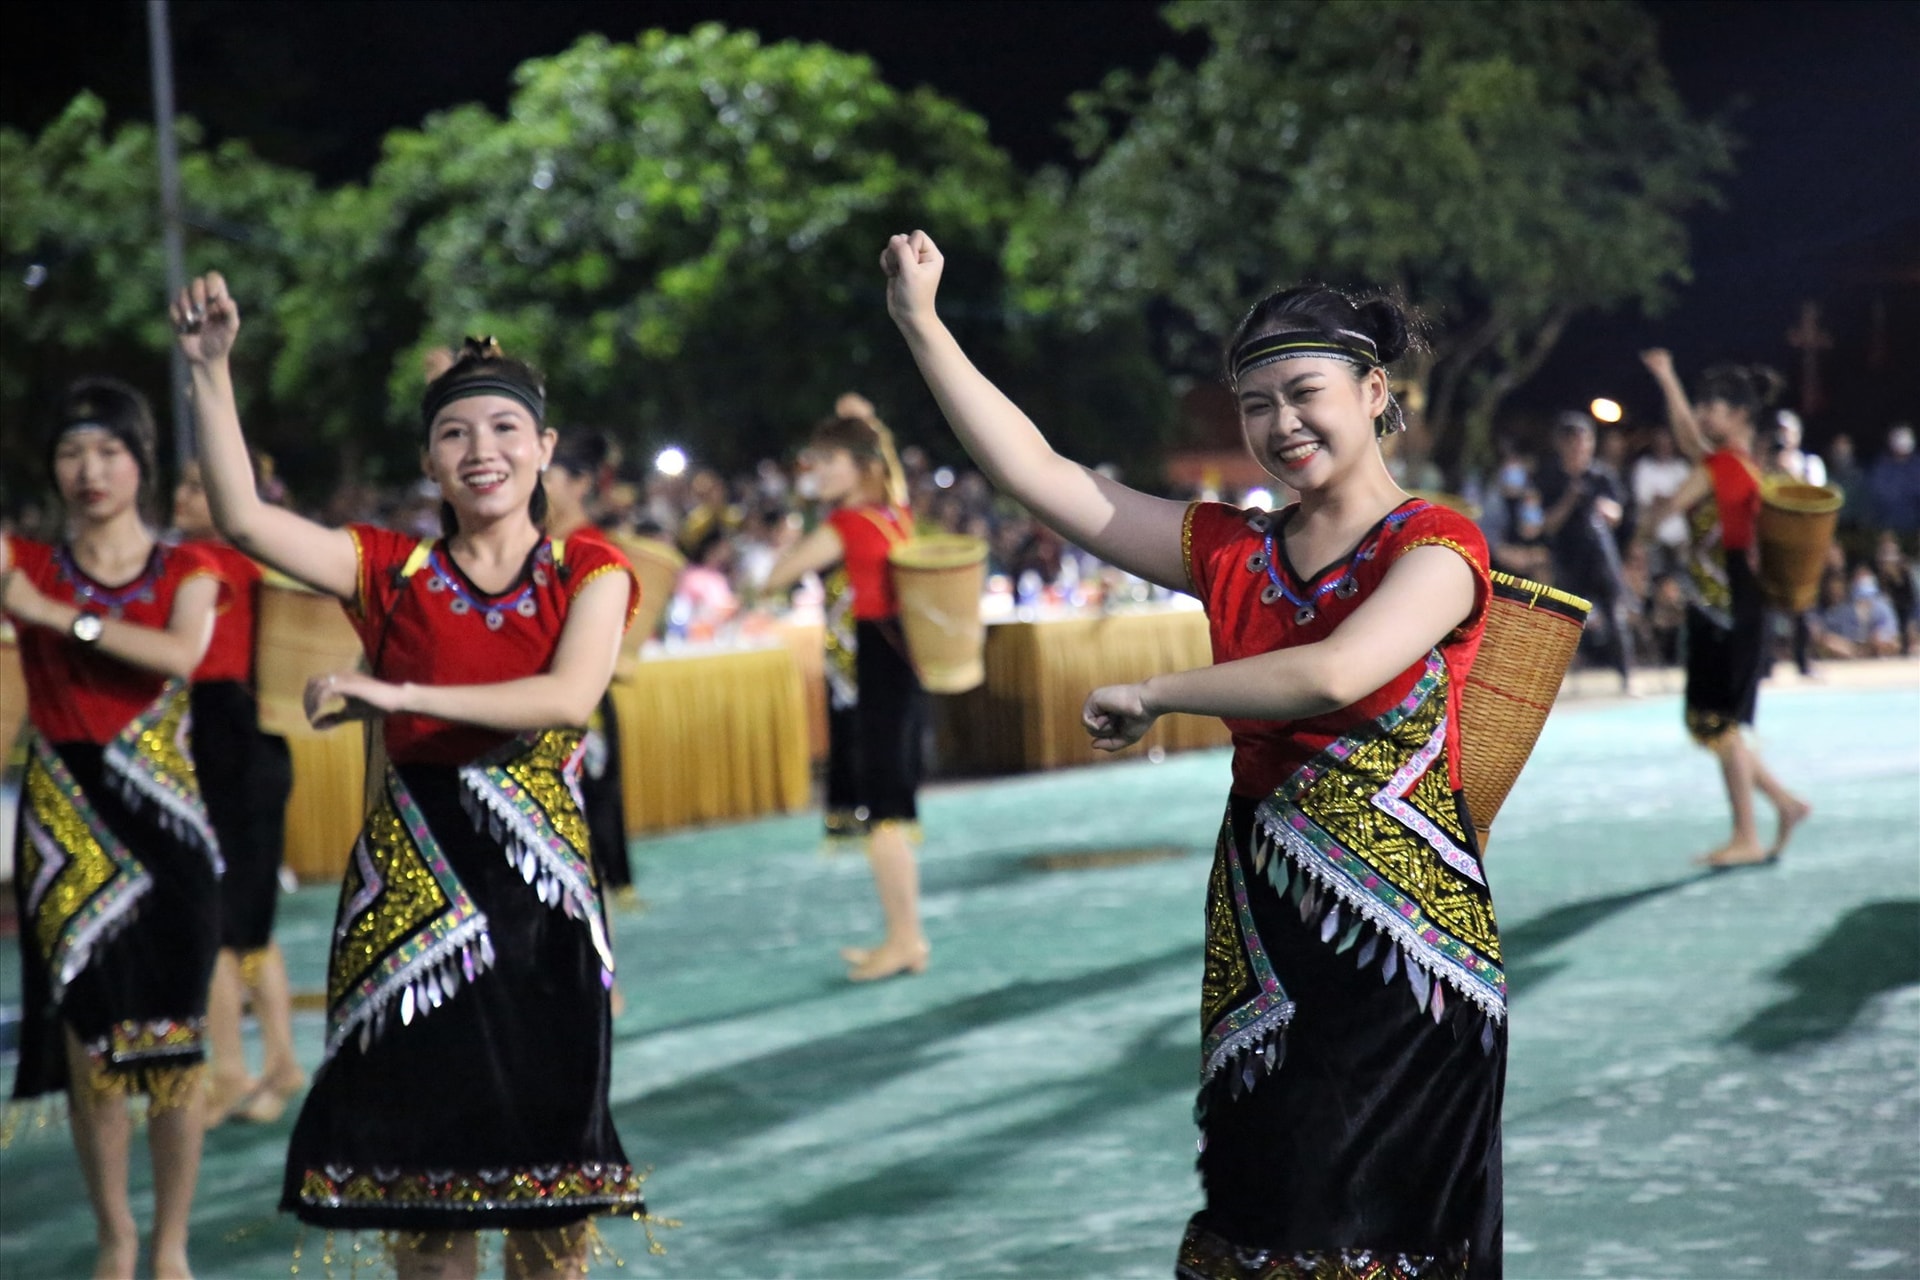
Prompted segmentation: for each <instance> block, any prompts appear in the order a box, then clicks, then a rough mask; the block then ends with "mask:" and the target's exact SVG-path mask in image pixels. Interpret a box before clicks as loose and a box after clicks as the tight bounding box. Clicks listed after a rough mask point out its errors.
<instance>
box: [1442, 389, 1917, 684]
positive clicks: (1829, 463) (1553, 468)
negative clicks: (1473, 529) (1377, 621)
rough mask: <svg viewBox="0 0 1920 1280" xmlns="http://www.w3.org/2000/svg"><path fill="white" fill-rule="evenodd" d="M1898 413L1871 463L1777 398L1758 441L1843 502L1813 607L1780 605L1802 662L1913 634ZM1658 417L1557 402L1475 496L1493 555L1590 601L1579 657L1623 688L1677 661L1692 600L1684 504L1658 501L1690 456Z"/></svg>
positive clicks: (1913, 467)
mask: <svg viewBox="0 0 1920 1280" xmlns="http://www.w3.org/2000/svg"><path fill="white" fill-rule="evenodd" d="M1914 443H1915V442H1914V430H1913V428H1912V427H1911V426H1910V425H1907V424H1905V423H1901V424H1898V425H1896V426H1895V427H1894V428H1893V429H1892V430H1891V431H1889V432H1888V436H1887V443H1886V448H1885V449H1884V451H1882V452H1881V454H1880V455H1879V456H1878V457H1877V458H1875V459H1874V460H1873V462H1872V463H1871V464H1870V465H1863V464H1862V463H1861V462H1860V460H1859V458H1858V457H1857V456H1856V454H1855V451H1854V446H1853V441H1852V439H1851V438H1850V437H1849V436H1846V435H1837V436H1835V437H1834V438H1833V439H1832V441H1831V442H1830V443H1829V444H1828V447H1827V454H1826V457H1825V458H1822V457H1821V456H1819V455H1818V454H1816V453H1813V452H1811V451H1809V450H1808V449H1807V448H1806V445H1805V442H1804V440H1803V432H1802V427H1801V423H1800V420H1799V418H1798V417H1797V416H1796V415H1794V414H1793V413H1792V412H1790V411H1785V410H1783V411H1781V412H1780V413H1779V414H1778V415H1777V418H1776V422H1775V425H1774V429H1773V430H1772V431H1771V432H1770V433H1768V435H1767V437H1766V438H1765V439H1764V440H1763V441H1762V442H1761V444H1762V446H1763V448H1764V452H1765V456H1763V457H1761V458H1758V459H1756V461H1757V462H1759V464H1760V466H1761V469H1762V470H1763V472H1767V473H1772V474H1784V475H1789V476H1792V477H1793V478H1795V479H1797V480H1800V481H1803V482H1805V483H1808V484H1829V485H1833V486H1836V487H1838V488H1839V489H1840V490H1841V492H1842V493H1843V495H1844V498H1845V504H1844V506H1843V507H1842V508H1841V511H1840V516H1839V531H1838V536H1837V538H1836V540H1835V542H1834V544H1833V546H1832V548H1831V549H1830V552H1829V556H1828V561H1827V564H1826V567H1825V570H1824V573H1823V575H1822V578H1821V583H1820V591H1819V599H1818V602H1817V604H1816V605H1815V607H1814V608H1813V609H1811V610H1809V611H1808V612H1807V613H1805V614H1803V615H1801V616H1799V617H1798V618H1792V617H1785V616H1776V618H1775V626H1776V629H1777V637H1776V638H1777V641H1778V652H1779V654H1780V655H1781V656H1783V657H1784V656H1788V655H1790V656H1791V657H1792V658H1793V660H1795V661H1796V662H1797V663H1798V664H1799V666H1800V667H1801V669H1802V670H1803V671H1806V670H1809V669H1810V664H1811V662H1812V660H1813V659H1814V658H1816V657H1818V658H1856V657H1880V656H1887V655H1892V654H1901V655H1905V654H1909V653H1912V652H1913V651H1914V647H1915V645H1916V644H1920V615H1916V612H1915V598H1916V567H1915V560H1914V558H1913V555H1912V552H1913V550H1914V544H1915V537H1916V534H1920V456H1916V454H1915V450H1914ZM1692 465H1693V464H1692V463H1690V462H1689V461H1688V460H1687V459H1686V458H1685V457H1683V456H1681V454H1680V452H1679V450H1678V449H1677V448H1676V447H1675V445H1674V441H1673V436H1672V434H1671V432H1669V431H1668V430H1667V429H1666V428H1665V427H1664V426H1660V427H1649V428H1644V429H1638V430H1633V429H1622V428H1617V427H1605V426H1600V425H1599V424H1597V423H1595V421H1594V420H1593V419H1592V418H1591V417H1590V416H1589V415H1587V414H1585V413H1569V414H1564V415H1562V416H1561V418H1560V419H1558V420H1557V421H1556V423H1555V425H1554V431H1553V436H1552V444H1551V447H1550V448H1549V449H1546V450H1542V451H1540V452H1539V453H1538V454H1535V453H1532V452H1529V451H1527V450H1525V449H1521V448H1518V447H1508V448H1505V449H1503V451H1502V456H1501V459H1500V463H1499V465H1498V467H1497V468H1496V469H1495V471H1494V473H1493V475H1492V476H1491V478H1490V479H1489V481H1488V482H1487V483H1486V484H1485V486H1484V488H1483V489H1482V491H1481V492H1479V493H1478V494H1477V495H1472V496H1474V497H1475V498H1476V499H1477V503H1478V506H1479V507H1480V510H1481V527H1482V529H1483V530H1484V532H1485V533H1486V535H1487V543H1488V545H1489V547H1490V548H1491V550H1492V556H1493V561H1494V566H1495V567H1496V568H1499V569H1504V570H1506V571H1507V572H1510V573H1515V574H1519V575H1521V576H1523V577H1528V578H1532V579H1535V580H1536V581H1541V582H1547V583H1549V584H1552V585H1555V586H1559V587H1563V588H1564V589H1566V590H1568V591H1571V592H1573V593H1574V594H1576V595H1580V596H1583V597H1585V598H1586V599H1588V600H1591V601H1592V602H1593V604H1594V610H1593V614H1592V616H1591V620H1590V621H1589V623H1588V626H1587V633H1586V635H1585V637H1584V638H1583V640H1582V644H1581V653H1582V659H1581V660H1582V661H1584V662H1587V663H1591V664H1605V665H1607V666H1611V667H1613V668H1614V669H1615V670H1617V671H1619V672H1620V673H1621V677H1622V680H1623V683H1625V684H1626V686H1627V687H1628V688H1631V687H1632V685H1631V680H1632V676H1631V673H1632V671H1633V670H1634V669H1635V668H1638V667H1643V666H1655V665H1672V664H1675V663H1677V662H1679V660H1680V657H1681V655H1680V633H1681V624H1682V621H1683V619H1684V616H1685V612H1686V604H1687V593H1686V585H1685V560H1686V554H1687V549H1688V546H1689V543H1690V540H1691V536H1692V535H1691V532H1690V530H1689V528H1688V524H1687V520H1686V518H1685V516H1684V515H1682V514H1679V513H1672V512H1667V513H1663V512H1662V511H1661V509H1660V508H1661V503H1662V500H1663V499H1666V498H1668V497H1670V496H1671V495H1672V494H1674V493H1675V492H1676V491H1677V490H1678V489H1679V488H1680V486H1681V484H1682V482H1684V481H1685V480H1686V478H1687V475H1688V473H1689V472H1690V471H1691V469H1692Z"/></svg>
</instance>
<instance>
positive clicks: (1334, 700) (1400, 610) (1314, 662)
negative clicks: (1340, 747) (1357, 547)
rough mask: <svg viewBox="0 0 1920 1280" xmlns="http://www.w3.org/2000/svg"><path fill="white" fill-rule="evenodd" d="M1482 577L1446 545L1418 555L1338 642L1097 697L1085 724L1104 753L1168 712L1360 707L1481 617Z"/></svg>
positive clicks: (1290, 716) (1266, 714)
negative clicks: (1477, 589) (1477, 583)
mask: <svg viewBox="0 0 1920 1280" xmlns="http://www.w3.org/2000/svg"><path fill="white" fill-rule="evenodd" d="M1473 596H1474V573H1473V570H1472V568H1471V567H1470V566H1469V565H1468V564H1467V562H1466V561H1465V560H1463V559H1461V557H1460V555H1459V554H1458V553H1457V552H1455V551H1452V550H1449V549H1448V548H1446V547H1439V546H1431V547H1415V548H1414V549H1413V550H1411V551H1409V552H1407V553H1406V554H1405V555H1403V556H1401V557H1400V559H1399V560H1398V561H1396V562H1395V563H1394V566H1393V567H1392V568H1391V569H1389V570H1388V571H1387V576H1386V577H1385V578H1384V579H1382V580H1381V583H1380V586H1379V588H1378V589H1377V590H1376V591H1375V592H1374V593H1373V594H1372V595H1371V596H1369V597H1368V598H1367V600H1366V602H1365V603H1363V604H1362V605H1361V606H1360V607H1359V608H1357V609H1355V610H1354V611H1353V613H1352V615H1351V616H1350V617H1348V618H1347V619H1346V621H1344V622H1342V623H1341V624H1340V625H1339V626H1338V627H1336V628H1334V631H1333V634H1332V635H1329V636H1328V637H1327V638H1326V639H1324V640H1319V641H1316V642H1314V643H1313V644H1304V645H1298V646H1295V647H1293V648H1289V649H1276V650H1275V651H1274V652H1272V653H1263V654H1260V655H1258V656H1257V657H1252V658H1241V659H1239V660H1238V661H1235V662H1222V663H1219V664H1217V665H1215V666H1211V667H1199V668H1196V669H1194V670H1192V671H1178V672H1173V673H1171V674H1169V675H1159V676H1153V677H1150V678H1149V679H1147V680H1144V681H1142V682H1141V683H1139V684H1128V685H1112V686H1109V687H1107V688H1104V689H1095V690H1094V691H1093V693H1092V694H1090V695H1089V696H1088V697H1087V702H1086V707H1085V709H1084V710H1083V711H1082V713H1081V715H1082V720H1083V722H1084V724H1085V725H1086V728H1087V732H1088V733H1090V734H1091V735H1093V745H1094V746H1095V747H1098V748H1099V749H1100V750H1102V751H1118V750H1120V749H1121V748H1122V747H1127V746H1131V745H1132V744H1133V743H1135V742H1137V741H1139V740H1140V737H1141V735H1142V734H1144V733H1146V731H1147V730H1148V729H1149V728H1151V727H1152V726H1153V722H1154V721H1155V720H1156V719H1158V718H1159V717H1161V716H1163V715H1166V714H1167V713H1169V712H1175V711H1180V712H1186V713H1188V714H1190V715H1202V716H1232V717H1235V718H1238V719H1247V720H1298V719H1302V718H1305V717H1308V716H1316V715H1322V714H1325V713H1326V712H1329V711H1336V710H1338V709H1339V708H1341V707H1344V706H1349V705H1351V704H1352V703H1355V702H1358V701H1359V700H1360V699H1361V698H1363V697H1365V696H1366V695H1367V694H1369V693H1372V692H1373V691H1374V690H1375V689H1378V688H1380V687H1381V686H1382V685H1384V684H1386V683H1387V681H1389V680H1391V679H1393V677H1394V676H1396V675H1398V674H1400V673H1401V672H1402V671H1405V670H1406V669H1407V668H1408V667H1410V666H1412V665H1413V664H1414V663H1415V662H1417V661H1418V660H1419V659H1420V656H1421V655H1422V654H1424V653H1426V652H1428V651H1429V650H1430V649H1432V648H1433V647H1434V646H1435V645H1437V644H1439V643H1440V642H1441V641H1442V640H1443V639H1445V638H1446V635H1447V633H1448V632H1449V631H1452V630H1453V629H1454V628H1455V627H1457V626H1459V625H1460V624H1461V623H1462V622H1464V621H1465V620H1466V618H1467V615H1468V614H1469V613H1471V612H1472V611H1473Z"/></svg>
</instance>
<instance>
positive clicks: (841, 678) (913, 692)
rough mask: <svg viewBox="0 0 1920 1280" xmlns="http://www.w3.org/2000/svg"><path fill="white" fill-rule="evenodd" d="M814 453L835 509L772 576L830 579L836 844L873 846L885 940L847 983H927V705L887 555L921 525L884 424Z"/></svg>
mask: <svg viewBox="0 0 1920 1280" xmlns="http://www.w3.org/2000/svg"><path fill="white" fill-rule="evenodd" d="M842 402H843V403H848V402H857V403H858V404H860V405H864V404H865V401H860V400H858V398H857V397H842ZM808 452H809V455H810V458H811V463H812V474H813V477H814V480H815V482H816V484H817V486H818V488H817V490H816V492H817V493H818V495H819V498H820V500H821V501H822V502H824V503H826V504H828V506H829V507H831V508H832V509H831V511H830V512H829V513H828V515H827V518H826V520H825V521H823V522H822V523H821V525H820V527H819V528H817V529H815V530H814V531H813V532H812V533H810V534H808V535H807V536H806V537H805V538H802V539H801V540H800V541H799V542H798V543H796V544H794V547H793V549H792V550H791V551H789V552H787V554H786V555H784V556H782V557H781V559H780V561H779V562H778V563H777V564H775V565H774V566H773V569H772V571H771V572H770V573H769V574H768V575H767V582H766V587H765V589H766V590H767V591H769V592H780V591H785V590H787V589H789V588H791V587H792V586H793V585H794V584H795V583H797V582H798V581H799V580H800V579H801V578H802V577H803V576H805V575H806V574H809V573H822V574H826V575H827V579H826V587H827V604H826V610H827V744H828V745H827V752H828V754H827V835H828V837H829V838H830V839H831V838H838V837H858V836H860V835H861V834H863V833H864V834H865V836H866V840H867V861H868V863H869V865H870V866H871V867H872V869H873V883H874V888H875V889H876V890H877V891H878V893H879V896H880V911H881V914H882V915H883V916H884V917H885V919H886V936H885V937H884V938H882V939H881V941H880V943H879V945H877V946H873V947H847V948H845V949H843V950H842V951H841V953H840V955H841V957H842V958H843V959H844V960H846V962H847V964H848V965H849V966H850V968H849V969H848V970H847V977H848V978H850V979H852V980H853V981H855V982H871V981H874V980H876V979H879V978H889V977H892V976H894V975H895V974H901V973H923V972H925V971H926V967H927V958H928V956H929V955H930V954H931V948H930V946H929V945H928V942H927V936H926V934H925V933H924V932H922V930H921V928H920V871H919V868H918V866H916V865H915V862H914V855H913V841H914V839H915V837H916V836H917V833H918V824H919V816H920V815H919V808H918V800H917V797H918V792H919V787H920V773H921V760H920V740H921V735H922V733H923V732H924V731H925V728H926V722H927V695H926V691H925V690H923V689H922V688H921V687H920V680H919V678H918V677H917V676H915V675H914V673H913V667H912V666H911V665H910V664H909V663H908V662H907V658H906V639H905V637H904V636H903V635H902V634H901V632H900V602H899V600H898V598H897V597H896V596H895V595H894V591H893V577H892V573H891V571H890V570H889V568H888V565H887V553H888V552H889V551H890V550H891V549H892V548H893V546H894V545H895V544H896V543H899V542H903V541H905V540H906V539H907V538H908V537H909V536H910V535H911V534H912V532H913V517H912V515H911V514H910V513H909V512H908V510H907V505H906V498H907V494H906V478H905V475H904V474H903V473H902V471H901V469H900V460H899V458H898V457H897V456H896V454H895V452H894V448H893V433H892V432H890V431H888V430H887V428H886V426H885V424H883V423H882V422H881V421H880V420H879V419H878V418H876V417H873V416H871V415H870V414H868V415H863V416H857V417H855V416H841V417H832V418H828V419H826V420H825V421H824V422H822V423H820V424H819V425H818V426H816V427H815V428H814V430H813V439H812V442H811V444H810V445H809V446H808Z"/></svg>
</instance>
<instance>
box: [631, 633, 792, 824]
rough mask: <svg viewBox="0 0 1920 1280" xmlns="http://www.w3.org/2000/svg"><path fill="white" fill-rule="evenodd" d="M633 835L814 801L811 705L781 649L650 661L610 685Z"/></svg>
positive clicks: (787, 810) (788, 654) (786, 652)
mask: <svg viewBox="0 0 1920 1280" xmlns="http://www.w3.org/2000/svg"><path fill="white" fill-rule="evenodd" d="M613 705H614V710H615V712H616V713H617V714H618V715H619V717H620V766H621V775H622V780H623V785H622V790H623V793H624V795H625V797H626V802H627V834H628V835H629V836H637V835H642V834H645V833H649V832H655V831H666V830H670V829H672V828H674V827H684V826H689V825H692V824H694V823H701V822H721V821H737V820H739V819H742V818H751V817H756V816H758V815H760V814H764V813H776V812H778V813H792V812H794V811H795V810H798V809H803V808H805V807H806V806H807V805H808V804H809V803H811V801H812V773H811V762H812V761H811V757H812V752H811V749H810V741H809V733H808V724H807V704H806V699H805V697H804V696H803V694H802V690H801V683H800V671H799V669H798V667H797V666H796V665H795V663H794V659H793V654H792V652H791V651H790V650H789V649H788V647H787V646H785V645H778V646H774V647H770V648H766V649H746V650H736V651H732V652H727V653H711V654H697V655H677V656H662V657H657V658H648V659H645V660H643V661H641V662H639V663H636V664H634V665H633V666H632V667H630V668H628V669H627V670H626V671H625V672H623V678H621V679H618V680H615V681H614V685H613Z"/></svg>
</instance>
